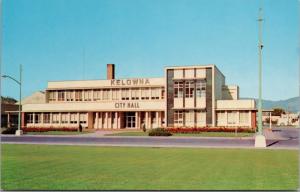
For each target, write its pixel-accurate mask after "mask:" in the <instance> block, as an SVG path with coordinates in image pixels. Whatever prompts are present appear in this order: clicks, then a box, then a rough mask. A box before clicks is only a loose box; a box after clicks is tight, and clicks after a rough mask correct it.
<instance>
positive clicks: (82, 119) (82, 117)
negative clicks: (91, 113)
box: [79, 113, 87, 124]
mask: <svg viewBox="0 0 300 192" xmlns="http://www.w3.org/2000/svg"><path fill="white" fill-rule="evenodd" d="M86 116H87V115H86V113H80V114H79V123H82V124H86Z"/></svg>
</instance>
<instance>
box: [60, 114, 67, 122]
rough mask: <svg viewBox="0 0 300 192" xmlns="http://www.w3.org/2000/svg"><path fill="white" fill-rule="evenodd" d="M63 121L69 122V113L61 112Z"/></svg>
mask: <svg viewBox="0 0 300 192" xmlns="http://www.w3.org/2000/svg"><path fill="white" fill-rule="evenodd" d="M61 123H62V124H66V123H68V113H62V114H61Z"/></svg>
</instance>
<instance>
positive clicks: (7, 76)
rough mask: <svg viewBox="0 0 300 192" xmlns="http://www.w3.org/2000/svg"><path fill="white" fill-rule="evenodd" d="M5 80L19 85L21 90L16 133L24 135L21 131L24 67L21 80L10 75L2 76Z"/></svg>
mask: <svg viewBox="0 0 300 192" xmlns="http://www.w3.org/2000/svg"><path fill="white" fill-rule="evenodd" d="M2 77H3V78H9V79H11V80H13V81H14V82H16V83H17V84H19V86H20V89H19V117H18V130H17V131H16V135H17V136H20V135H22V134H23V132H22V130H21V106H22V99H21V98H22V65H20V80H19V81H18V80H16V79H15V78H13V77H11V76H9V75H2Z"/></svg>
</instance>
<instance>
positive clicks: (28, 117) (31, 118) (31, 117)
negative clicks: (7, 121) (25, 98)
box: [26, 113, 33, 123]
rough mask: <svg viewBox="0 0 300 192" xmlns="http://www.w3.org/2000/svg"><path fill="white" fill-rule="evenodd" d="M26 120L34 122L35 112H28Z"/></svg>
mask: <svg viewBox="0 0 300 192" xmlns="http://www.w3.org/2000/svg"><path fill="white" fill-rule="evenodd" d="M26 117H27V118H26V122H27V123H33V114H32V113H28V114H27V116H26Z"/></svg>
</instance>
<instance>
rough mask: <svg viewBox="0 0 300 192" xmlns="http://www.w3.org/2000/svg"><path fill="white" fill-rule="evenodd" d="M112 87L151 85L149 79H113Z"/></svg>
mask: <svg viewBox="0 0 300 192" xmlns="http://www.w3.org/2000/svg"><path fill="white" fill-rule="evenodd" d="M110 85H111V86H130V85H150V81H149V79H141V78H139V79H112V80H111V81H110Z"/></svg>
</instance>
